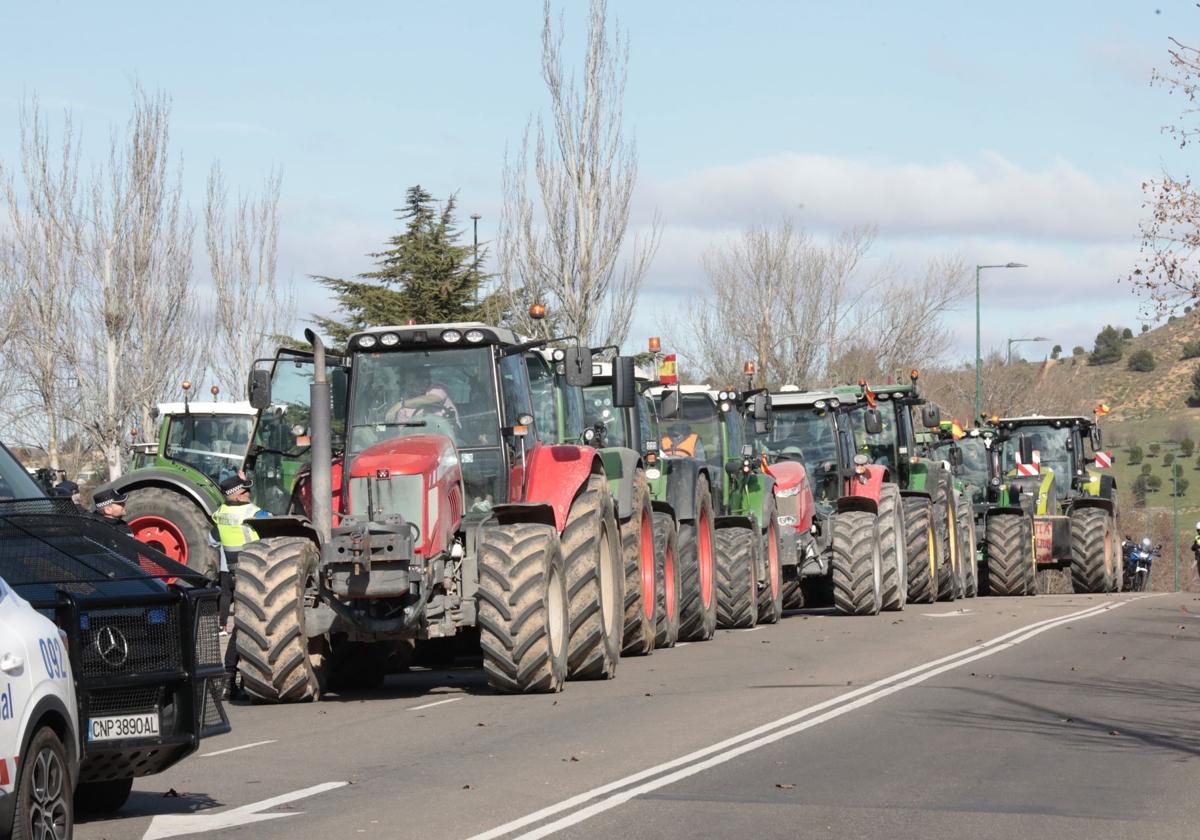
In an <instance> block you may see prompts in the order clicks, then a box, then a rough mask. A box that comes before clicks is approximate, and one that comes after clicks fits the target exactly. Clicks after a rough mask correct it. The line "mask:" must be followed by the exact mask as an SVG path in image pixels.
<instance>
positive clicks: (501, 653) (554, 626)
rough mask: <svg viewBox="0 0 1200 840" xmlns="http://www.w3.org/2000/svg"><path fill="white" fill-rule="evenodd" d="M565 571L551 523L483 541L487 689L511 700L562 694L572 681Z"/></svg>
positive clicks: (489, 533) (485, 533) (508, 529)
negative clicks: (514, 696)
mask: <svg viewBox="0 0 1200 840" xmlns="http://www.w3.org/2000/svg"><path fill="white" fill-rule="evenodd" d="M566 579H567V577H566V567H565V565H564V563H563V554H562V546H561V544H560V543H559V539H558V534H557V533H555V531H554V528H552V527H551V526H549V525H538V524H536V523H532V522H518V523H515V524H513V525H495V526H491V527H485V528H484V529H483V530H482V531H481V532H480V535H479V594H478V599H479V600H478V609H479V612H478V618H477V622H478V624H479V647H480V649H481V650H482V652H483V673H484V676H486V677H487V681H488V685H489V686H491V687H492V689H493V690H495V691H501V692H505V693H507V694H533V693H545V692H552V691H562V687H563V682H564V681H565V680H566V678H567V643H568V638H569V632H570V631H569V628H570V620H569V613H568V609H567V584H566Z"/></svg>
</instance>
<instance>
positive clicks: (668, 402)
mask: <svg viewBox="0 0 1200 840" xmlns="http://www.w3.org/2000/svg"><path fill="white" fill-rule="evenodd" d="M658 416H659V419H661V420H674V419H675V418H676V417H678V416H679V391H678V390H673V391H672V390H667V391H663V395H662V404H661V405H660V406H659V407H658Z"/></svg>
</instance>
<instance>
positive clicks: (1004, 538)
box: [984, 513, 1030, 595]
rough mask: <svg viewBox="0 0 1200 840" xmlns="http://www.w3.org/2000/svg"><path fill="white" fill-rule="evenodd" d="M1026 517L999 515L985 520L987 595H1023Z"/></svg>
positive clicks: (1026, 582)
mask: <svg viewBox="0 0 1200 840" xmlns="http://www.w3.org/2000/svg"><path fill="white" fill-rule="evenodd" d="M1028 521H1029V517H1028V516H1022V515H1018V514H1014V513H998V514H994V515H992V516H989V517H988V518H987V533H986V534H985V535H984V536H985V539H986V540H987V551H986V560H985V563H986V565H987V594H988V595H1024V594H1025V593H1026V588H1027V587H1028V585H1029V573H1030V568H1029V543H1028V539H1027V533H1028V525H1027V523H1028Z"/></svg>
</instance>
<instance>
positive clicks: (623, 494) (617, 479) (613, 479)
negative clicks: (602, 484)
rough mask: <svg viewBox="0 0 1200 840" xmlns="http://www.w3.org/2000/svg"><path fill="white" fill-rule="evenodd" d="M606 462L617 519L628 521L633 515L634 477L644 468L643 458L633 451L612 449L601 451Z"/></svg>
mask: <svg viewBox="0 0 1200 840" xmlns="http://www.w3.org/2000/svg"><path fill="white" fill-rule="evenodd" d="M600 458H601V460H602V461H603V462H604V474H605V475H606V476H607V477H608V483H609V486H610V487H613V488H614V489H615V491H616V492H614V493H613V496H614V498H615V499H616V500H617V518H618V519H628V518H629V517H630V516H632V515H633V476H634V474H635V473H636V472H637V471H638V470H639V469H641V467H642V456H641V455H639V454H638V453H637V452H635V451H634V450H632V449H626V448H624V447H615V446H614V447H611V448H608V449H601V450H600Z"/></svg>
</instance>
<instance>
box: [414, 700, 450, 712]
mask: <svg viewBox="0 0 1200 840" xmlns="http://www.w3.org/2000/svg"><path fill="white" fill-rule="evenodd" d="M461 699H462V698H461V697H451V698H450V699H449V700H438V701H437V702H435V703H425V704H424V705H422V706H409V707H408V711H410V712H419V711H421V709H432V708H433V707H434V706H444V705H446V704H447V703H457V702H458V701H459V700H461Z"/></svg>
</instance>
